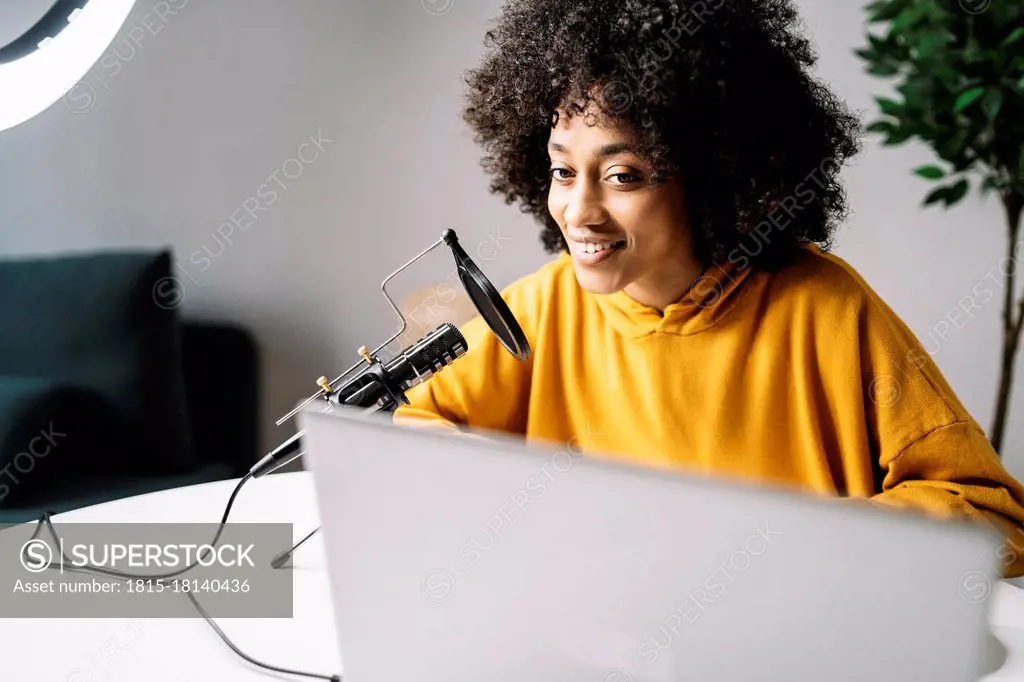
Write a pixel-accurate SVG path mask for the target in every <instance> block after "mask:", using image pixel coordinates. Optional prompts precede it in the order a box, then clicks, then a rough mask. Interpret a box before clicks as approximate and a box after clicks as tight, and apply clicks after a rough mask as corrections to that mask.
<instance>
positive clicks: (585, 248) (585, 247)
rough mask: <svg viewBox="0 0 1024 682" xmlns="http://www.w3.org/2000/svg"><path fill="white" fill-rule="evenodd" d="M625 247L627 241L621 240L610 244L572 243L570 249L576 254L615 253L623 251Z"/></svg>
mask: <svg viewBox="0 0 1024 682" xmlns="http://www.w3.org/2000/svg"><path fill="white" fill-rule="evenodd" d="M625 245H626V240H625V239H620V240H618V241H610V242H599V243H593V242H586V243H585V242H577V241H573V242H570V247H571V248H572V250H573V251H575V252H576V253H602V252H603V251H614V250H616V249H621V248H622V247H624V246H625Z"/></svg>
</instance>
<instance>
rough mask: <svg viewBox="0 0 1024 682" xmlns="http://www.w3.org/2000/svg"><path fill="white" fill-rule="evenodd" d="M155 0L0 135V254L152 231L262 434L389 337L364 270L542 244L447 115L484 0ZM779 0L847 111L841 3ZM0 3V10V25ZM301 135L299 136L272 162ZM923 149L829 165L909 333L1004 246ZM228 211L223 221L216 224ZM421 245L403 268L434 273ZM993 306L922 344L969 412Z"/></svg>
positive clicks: (376, 272) (922, 329)
mask: <svg viewBox="0 0 1024 682" xmlns="http://www.w3.org/2000/svg"><path fill="white" fill-rule="evenodd" d="M22 1H23V2H31V3H34V4H36V5H38V4H39V3H40V2H44V0H22ZM7 4H8V3H6V2H5V3H4V5H7ZM44 4H45V2H44ZM158 4H159V3H157V2H155V0H140V2H139V5H138V7H137V8H136V9H135V10H134V11H133V13H132V15H131V16H130V17H129V19H128V21H127V23H126V25H125V28H124V29H123V31H122V33H121V37H119V39H118V40H117V41H116V42H115V44H114V46H113V47H112V49H111V50H110V51H108V53H107V55H106V56H105V58H104V59H102V60H101V61H100V63H99V64H97V66H96V67H95V68H94V69H93V70H92V71H91V73H90V75H89V76H88V77H87V78H86V79H85V82H84V84H83V85H82V86H80V87H79V88H77V89H76V90H73V91H72V93H70V95H69V97H68V98H67V102H66V104H65V103H58V104H57V105H55V106H54V107H52V108H51V109H49V110H47V111H46V112H44V113H43V114H42V115H40V116H39V117H37V118H36V119H33V120H31V121H29V122H27V123H25V124H24V125H22V126H19V127H18V128H15V129H14V130H11V131H8V132H5V133H4V134H3V136H2V139H0V226H2V228H0V254H2V255H10V254H17V253H36V252H52V251H64V250H88V249H95V248H97V247H111V248H114V247H117V248H120V247H132V246H155V245H163V244H167V245H170V246H172V247H173V248H174V249H175V251H176V253H177V255H178V258H179V261H180V266H181V267H180V269H179V276H180V280H181V282H182V283H183V291H184V295H185V298H184V301H183V304H182V310H183V312H184V314H185V315H186V316H191V317H202V318H217V319H229V320H236V321H238V322H241V323H242V324H244V325H246V326H248V327H250V328H251V329H253V330H254V331H255V333H256V334H257V336H258V339H259V343H260V345H261V348H262V352H263V355H264V371H265V378H264V381H265V387H266V391H265V395H264V396H263V408H264V421H265V422H266V425H267V426H266V429H265V445H267V446H269V445H272V444H273V443H274V442H276V441H277V440H280V439H281V438H283V437H284V436H286V435H287V434H288V433H290V432H291V431H290V428H288V429H287V430H286V429H282V428H276V427H273V426H272V425H273V421H274V419H275V418H276V417H277V416H278V415H280V414H281V413H283V412H284V411H287V409H288V408H290V407H291V405H292V404H293V403H294V402H295V401H296V400H297V399H299V398H300V397H302V396H304V395H306V394H307V393H309V392H311V391H312V390H314V389H315V386H314V384H313V380H314V379H315V378H316V377H317V376H319V375H321V374H330V375H333V374H335V373H337V371H339V370H340V369H342V368H344V367H347V366H348V365H349V364H351V363H352V362H353V361H354V360H355V355H354V349H355V348H357V347H358V346H360V345H363V344H367V345H375V344H376V343H378V342H380V341H383V339H384V338H386V336H388V335H390V332H391V331H392V330H393V320H392V318H391V316H390V312H389V309H388V307H387V305H386V303H385V301H384V300H383V298H381V297H380V294H379V283H380V280H381V279H382V278H383V276H384V275H386V274H387V273H388V272H390V271H391V270H393V269H394V268H395V267H397V266H398V265H400V264H401V263H403V262H405V261H406V260H408V259H409V258H411V257H412V256H413V255H415V254H416V253H418V252H419V251H420V250H421V249H422V248H424V247H426V246H427V245H428V244H429V243H431V242H432V241H433V240H435V239H436V238H437V236H438V235H439V234H440V232H441V230H443V229H444V228H448V227H451V228H454V229H456V230H457V231H458V233H459V235H460V237H461V239H462V241H463V243H464V245H465V246H466V247H467V250H469V251H470V252H471V253H472V254H474V255H475V256H477V257H479V258H480V263H481V265H482V266H483V267H484V269H485V271H486V272H487V274H488V275H489V276H490V277H491V278H492V280H493V281H494V282H495V284H497V285H498V286H499V287H500V286H503V285H505V284H507V283H509V282H510V281H512V280H513V279H514V278H516V277H518V276H520V275H522V274H526V273H527V272H530V271H532V270H534V269H536V268H537V267H538V266H539V265H540V264H541V263H543V262H544V261H545V260H547V258H548V256H546V255H545V254H544V253H543V252H542V250H541V248H540V244H539V241H538V239H537V230H538V228H537V226H535V225H534V224H533V223H532V222H531V221H530V220H528V219H526V218H525V217H523V216H522V215H520V214H519V213H518V211H517V210H516V209H515V208H513V207H506V206H505V205H504V204H503V203H502V202H501V201H500V200H499V199H497V198H495V197H492V196H490V195H489V194H488V193H487V191H486V190H487V178H486V177H485V176H484V174H483V172H482V171H481V170H480V169H479V166H478V159H479V152H478V150H477V149H476V147H475V146H474V144H473V143H472V140H471V136H470V134H469V132H468V130H466V129H465V127H464V125H463V124H462V123H461V120H460V119H459V110H460V104H461V102H460V100H459V95H460V93H461V88H462V84H461V76H462V72H463V71H464V70H465V69H467V68H469V67H471V66H472V65H474V63H475V62H476V60H477V59H478V57H479V55H480V54H481V53H482V50H483V47H482V37H483V33H484V30H485V29H486V25H487V21H488V19H489V18H490V17H492V16H494V15H495V14H496V13H497V10H498V7H499V5H500V2H499V0H474V1H473V2H469V1H463V0H423V2H420V0H402V1H397V0H387V1H383V0H378V1H377V2H372V1H370V0H366V1H364V2H362V3H358V2H344V3H343V2H337V1H335V0H287V1H286V0H217V1H216V2H202V1H201V0H171V1H170V3H169V4H170V5H173V6H174V7H176V8H178V9H180V11H178V13H177V14H174V15H171V14H168V13H167V12H166V10H165V11H164V12H163V14H164V18H162V19H161V18H160V17H159V16H156V15H155V14H154V12H153V8H154V7H155V6H156V5H158ZM802 4H803V6H804V8H805V15H806V19H807V23H808V25H809V27H810V29H811V31H812V33H813V35H814V36H815V38H816V42H817V43H818V44H819V45H821V47H822V55H821V56H822V59H821V66H820V73H821V75H822V76H823V77H824V78H825V79H827V80H829V81H831V82H832V83H833V84H834V87H835V88H836V89H837V90H838V91H839V93H840V94H841V95H842V96H844V97H845V98H847V99H848V100H849V101H850V102H851V104H852V105H853V106H855V107H858V108H862V109H864V108H869V107H870V106H871V99H870V95H871V94H872V93H873V92H876V91H879V90H878V88H879V87H880V85H879V84H878V83H877V82H876V81H874V80H873V79H871V78H869V77H868V76H866V75H863V74H862V73H861V71H860V66H859V64H858V63H857V60H856V58H855V57H854V55H853V54H852V49H853V48H854V47H855V46H856V45H858V44H859V41H860V39H861V33H862V29H861V13H860V10H859V9H858V8H857V7H856V6H855V3H850V4H849V5H848V6H846V4H845V3H835V2H832V1H831V0H804V1H803V3H802ZM5 12H6V13H5ZM12 16H13V11H10V10H0V35H2V34H3V30H4V28H5V27H4V21H5V19H6V20H7V21H8V23H10V22H13V19H12V18H11V17H12ZM7 28H8V30H9V26H8V27H7ZM130 36H135V37H136V41H135V44H133V43H132V42H131V40H130ZM114 50H117V51H116V52H115V51H114ZM318 135H320V136H322V137H323V138H326V139H325V140H324V141H321V143H320V144H321V146H322V147H323V150H322V151H321V150H320V149H318V148H316V147H313V146H310V145H306V146H305V147H303V148H302V155H303V156H304V157H305V159H307V160H308V161H309V162H308V163H304V162H301V161H300V162H295V161H292V162H288V159H293V158H295V157H296V156H297V154H298V153H299V149H300V145H302V144H303V143H304V142H307V141H308V140H309V138H310V136H313V137H314V139H316V138H317V137H318ZM326 140H330V141H326ZM928 158H929V157H928V154H927V152H926V151H924V150H921V149H915V148H907V149H902V148H901V149H897V150H881V149H880V148H877V145H876V144H875V143H873V142H872V143H869V145H868V149H867V150H866V152H865V153H864V154H863V156H862V157H861V158H860V159H859V161H858V162H857V165H856V166H855V167H853V168H851V169H849V171H848V172H847V178H848V182H849V194H850V199H851V204H852V206H853V208H854V211H855V213H854V215H853V216H852V218H851V220H850V221H849V224H848V225H847V226H846V228H845V229H844V230H843V231H842V233H841V235H840V238H839V242H838V249H837V251H838V253H839V254H840V255H842V256H844V257H846V258H847V259H849V260H850V261H851V262H852V263H853V264H854V266H855V267H857V268H858V269H860V270H861V272H863V273H864V275H865V276H866V277H867V279H868V280H869V281H870V282H871V283H872V284H873V285H874V286H875V288H876V289H877V290H878V291H879V292H880V293H881V294H882V295H883V296H884V297H885V298H886V299H887V300H888V301H889V302H890V303H891V304H892V306H893V307H894V309H895V310H896V311H897V312H898V313H899V314H901V315H902V316H903V317H904V319H906V320H907V322H908V323H909V324H910V326H911V327H912V328H913V329H914V330H915V331H916V332H917V333H918V335H919V336H921V337H922V338H923V339H924V338H927V335H928V332H929V331H930V330H931V329H932V328H933V327H934V325H936V323H938V322H939V321H940V320H941V319H942V318H943V316H944V315H946V313H947V312H948V311H949V310H950V309H951V308H952V307H954V306H955V305H957V301H958V300H959V299H960V298H961V297H962V296H963V295H964V294H966V293H969V292H970V290H971V288H972V286H973V285H974V284H975V283H977V282H979V281H981V280H983V279H984V278H985V276H986V273H988V272H989V271H990V270H991V269H992V268H993V267H996V266H997V265H998V263H999V258H1000V257H1001V255H1002V251H1001V249H1002V248H1003V240H1004V232H1003V231H1004V227H1003V220H1002V216H1001V214H1000V212H999V208H998V206H997V205H996V204H995V203H994V202H991V203H989V204H986V205H982V204H980V203H979V202H978V201H977V200H975V199H971V200H970V201H968V202H967V203H966V205H964V206H963V207H961V208H958V209H956V210H955V211H953V212H950V213H948V214H944V213H942V212H941V211H929V212H926V213H923V212H921V211H919V210H918V204H919V202H920V199H921V197H923V194H924V191H925V189H926V185H925V183H924V182H922V181H917V180H915V179H914V178H913V177H911V175H910V173H909V169H911V168H913V167H914V166H915V165H917V164H918V163H920V162H923V161H926V160H927V159H928ZM275 173H276V175H275ZM287 175H290V176H292V177H291V178H289V177H287ZM275 177H276V180H275V179H274V178H275ZM277 181H280V183H281V184H277ZM272 190H273V191H276V193H277V194H276V196H273V195H272V194H270V192H271V191H272ZM272 196H273V198H271V197H272ZM246 208H251V209H253V213H254V215H255V216H256V219H255V220H254V219H253V218H252V217H250V215H249V214H247V213H246V211H245V209H246ZM232 215H234V218H235V219H236V220H237V222H238V226H234V227H230V228H229V227H223V228H222V227H220V226H221V225H222V224H224V223H226V222H229V221H230V220H231V217H232ZM243 227H244V231H243V229H242V228H243ZM218 228H220V229H222V231H224V232H225V233H227V232H228V230H229V229H231V230H233V234H231V235H230V239H231V243H230V244H227V245H226V246H222V245H221V244H226V241H225V240H223V239H221V240H220V242H221V243H218V241H217V239H218V236H217V230H218ZM204 248H205V249H208V250H209V251H210V252H211V253H212V254H218V255H216V257H211V256H208V255H207V254H206V253H205V252H204V251H203V249H204ZM433 263H436V264H438V265H437V267H436V268H435V269H434V270H429V269H425V270H424V269H421V271H420V272H419V273H417V275H418V276H417V277H416V278H411V279H409V280H408V283H409V285H412V284H413V283H419V282H423V281H426V279H425V278H427V277H428V276H429V275H430V273H431V272H433V273H437V278H438V279H440V278H441V277H442V276H443V275H444V274H447V273H446V271H445V267H444V266H443V265H442V262H441V261H438V260H434V261H433ZM998 315H999V303H998V301H996V300H994V301H992V302H990V303H989V304H988V305H987V306H986V307H985V308H984V309H983V310H982V311H981V312H980V313H978V314H977V317H976V318H975V319H971V320H969V322H968V323H967V324H965V325H964V326H963V328H961V329H956V328H955V327H954V329H953V331H952V333H950V334H949V336H948V338H947V339H946V340H945V341H944V342H943V343H942V346H941V349H940V350H939V352H938V353H937V354H936V360H937V361H938V363H939V365H940V366H941V368H942V369H943V371H944V372H945V373H946V375H947V376H948V378H949V379H950V381H951V383H952V384H953V386H954V387H955V388H956V389H957V390H958V391H959V394H960V397H961V398H962V399H963V401H964V402H965V403H966V405H967V406H968V408H969V409H970V410H971V412H972V413H973V414H974V415H975V417H976V418H977V419H978V420H979V421H980V422H981V423H982V424H983V425H984V426H986V427H987V426H988V423H989V421H990V415H991V411H992V404H993V400H994V386H995V380H996V357H997V350H998V336H997V332H998V324H999V321H998ZM961 324H963V322H961ZM1018 390H1019V391H1024V377H1018ZM1014 415H1015V417H1016V419H1015V422H1016V423H1015V424H1013V425H1012V427H1011V430H1010V437H1009V442H1008V443H1007V447H1006V448H1005V449H1006V452H1008V453H1010V454H1008V455H1007V457H1006V459H1007V462H1008V464H1009V466H1010V468H1011V470H1013V471H1014V473H1015V474H1017V475H1018V476H1021V474H1024V454H1021V452H1020V451H1021V446H1022V444H1024V428H1022V427H1021V426H1020V422H1021V421H1022V420H1021V415H1024V398H1020V399H1018V400H1016V401H1015V410H1014Z"/></svg>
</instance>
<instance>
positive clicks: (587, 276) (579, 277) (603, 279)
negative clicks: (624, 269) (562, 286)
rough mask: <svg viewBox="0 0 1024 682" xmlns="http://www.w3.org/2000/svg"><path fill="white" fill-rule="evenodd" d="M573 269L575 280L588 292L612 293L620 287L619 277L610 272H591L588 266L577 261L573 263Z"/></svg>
mask: <svg viewBox="0 0 1024 682" xmlns="http://www.w3.org/2000/svg"><path fill="white" fill-rule="evenodd" d="M573 269H574V270H575V271H576V281H577V282H579V285H580V288H581V289H583V290H584V291H586V292H588V293H591V294H599V295H602V294H614V293H615V292H617V291H619V290H621V289H622V285H621V284H620V280H621V278H620V277H617V276H615V275H614V274H612V273H603V272H602V273H598V272H593V271H591V269H590V268H589V267H588V266H586V265H580V264H578V263H574V264H573Z"/></svg>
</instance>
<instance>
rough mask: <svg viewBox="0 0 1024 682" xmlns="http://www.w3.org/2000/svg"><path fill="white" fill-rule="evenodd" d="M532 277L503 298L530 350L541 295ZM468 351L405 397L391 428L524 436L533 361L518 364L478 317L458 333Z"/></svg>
mask: <svg viewBox="0 0 1024 682" xmlns="http://www.w3.org/2000/svg"><path fill="white" fill-rule="evenodd" d="M536 280H537V277H536V275H534V276H531V277H527V278H524V279H523V280H520V281H518V282H515V283H513V284H512V285H510V286H509V287H508V288H507V289H505V290H504V291H503V292H502V298H504V299H505V302H506V303H507V304H508V306H509V309H510V310H511V311H512V314H513V315H514V316H515V318H516V320H517V321H518V322H519V324H520V326H521V327H522V328H523V332H524V333H525V334H526V338H527V340H528V341H529V343H530V345H531V349H532V350H533V351H534V352H536V348H534V347H533V346H534V344H535V340H536V333H535V330H536V327H537V324H536V321H537V317H538V315H539V309H540V294H541V293H542V292H541V289H540V287H539V283H538V282H537V281H536ZM461 331H462V334H463V336H464V337H465V339H466V344H467V346H468V350H467V351H466V354H465V355H463V356H462V357H461V358H459V359H458V360H456V361H455V362H453V363H452V364H451V365H449V366H448V367H445V368H444V369H442V370H441V371H440V372H438V373H437V374H436V375H434V376H432V377H431V378H430V379H428V380H427V381H425V382H424V383H422V384H419V385H418V386H414V387H413V388H412V389H410V390H409V391H408V392H407V393H406V397H408V398H409V402H410V404H409V405H403V406H401V407H399V408H398V409H397V410H396V411H395V413H394V422H395V423H396V424H403V425H415V426H421V427H425V428H432V429H441V430H444V431H449V432H459V431H461V429H460V427H461V426H468V427H474V428H483V429H490V430H494V431H503V432H507V433H520V434H521V433H525V432H526V420H527V411H528V407H529V402H530V379H531V371H532V368H533V355H532V353H531V357H530V358H529V359H527V360H524V361H519V360H517V359H516V358H515V357H513V356H512V354H511V353H509V352H508V351H507V350H505V347H504V346H502V345H501V343H500V342H499V341H498V338H497V337H496V336H495V335H494V333H493V332H491V330H490V328H489V327H488V326H487V325H486V324H485V323H484V321H483V318H481V317H480V316H477V317H475V318H473V319H472V320H470V321H469V322H467V323H466V324H465V325H463V326H462V327H461Z"/></svg>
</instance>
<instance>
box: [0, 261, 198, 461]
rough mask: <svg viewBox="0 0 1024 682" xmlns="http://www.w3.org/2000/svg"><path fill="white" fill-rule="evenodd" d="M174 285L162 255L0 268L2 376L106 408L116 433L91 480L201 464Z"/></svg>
mask: <svg viewBox="0 0 1024 682" xmlns="http://www.w3.org/2000/svg"><path fill="white" fill-rule="evenodd" d="M172 285H173V280H172V278H171V255H170V253H169V252H167V251H162V252H116V253H102V254H96V255H64V256H53V257H36V258H28V259H23V260H14V261H0V375H13V376H20V377H37V378H38V377H44V378H48V379H50V380H52V381H53V382H58V383H59V384H61V385H64V386H70V387H73V388H75V389H78V390H80V391H83V392H86V393H88V394H90V395H92V396H94V397H96V399H97V400H98V401H101V402H102V403H103V405H104V406H105V408H109V410H110V411H111V419H112V420H113V421H114V423H116V424H117V427H116V430H115V431H112V432H108V433H107V434H105V435H106V436H107V438H106V440H105V442H106V443H107V447H106V452H103V453H95V455H94V456H93V460H94V461H92V462H90V467H91V468H90V470H91V471H93V472H94V473H115V472H117V473H137V474H143V475H144V474H158V473H172V472H178V471H185V470H188V469H191V468H193V467H194V466H195V465H196V464H197V461H196V460H197V458H196V456H195V455H194V453H193V452H192V451H191V448H190V443H189V441H190V434H189V424H188V417H187V411H186V405H185V394H184V385H183V379H182V371H181V347H180V344H181V331H180V320H179V318H178V314H177V309H176V308H175V306H174V305H173V304H175V303H178V302H180V298H178V299H177V300H176V299H175V298H174V297H173V295H171V294H173V291H172V290H171V289H170V287H171V286H172ZM70 437H71V435H69V438H70Z"/></svg>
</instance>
